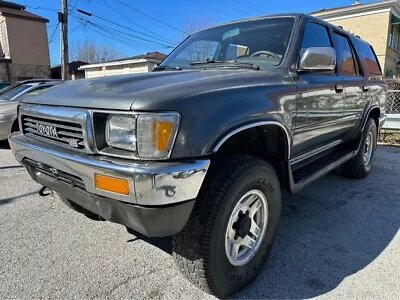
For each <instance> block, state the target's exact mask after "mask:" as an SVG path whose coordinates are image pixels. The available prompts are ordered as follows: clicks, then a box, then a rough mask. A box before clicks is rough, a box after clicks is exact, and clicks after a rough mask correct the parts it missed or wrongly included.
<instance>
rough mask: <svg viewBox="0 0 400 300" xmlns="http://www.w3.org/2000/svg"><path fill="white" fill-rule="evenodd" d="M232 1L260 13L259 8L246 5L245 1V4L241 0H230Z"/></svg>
mask: <svg viewBox="0 0 400 300" xmlns="http://www.w3.org/2000/svg"><path fill="white" fill-rule="evenodd" d="M232 1H233V2H236V3H238V4H240V5H242V6H244V7H247V8H249V9H251V10H253V11H255V12H257V13H262V11H261V10H260V9H257V8H254V7H252V6H250V5H248V4H247V3H246V4H245V3H243V2H241V1H239V0H232Z"/></svg>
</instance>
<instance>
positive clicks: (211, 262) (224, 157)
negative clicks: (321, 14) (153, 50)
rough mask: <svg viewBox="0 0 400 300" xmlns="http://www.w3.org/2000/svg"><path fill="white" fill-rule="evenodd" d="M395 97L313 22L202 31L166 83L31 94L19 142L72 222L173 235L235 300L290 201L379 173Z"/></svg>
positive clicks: (348, 42) (88, 85)
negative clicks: (381, 133) (336, 178)
mask: <svg viewBox="0 0 400 300" xmlns="http://www.w3.org/2000/svg"><path fill="white" fill-rule="evenodd" d="M386 94H387V86H386V84H385V83H384V81H383V78H382V71H381V68H380V66H379V63H378V60H377V58H376V55H375V53H374V50H373V49H372V47H371V46H370V45H369V44H368V43H366V42H365V41H363V40H361V39H360V38H359V37H356V36H354V35H351V34H350V33H348V32H347V31H345V30H343V29H341V28H338V27H335V26H332V25H330V24H328V23H325V22H323V21H321V20H319V19H316V18H313V17H310V16H308V15H302V14H287V15H273V16H266V17H260V18H255V19H249V20H241V21H237V22H231V23H227V24H223V25H220V26H215V27H212V28H209V29H206V30H203V31H199V32H197V33H194V34H193V35H191V36H189V37H188V38H187V39H186V40H185V41H183V42H182V43H181V44H180V45H179V46H178V47H177V48H176V49H175V50H174V51H172V53H171V54H170V55H169V56H168V57H167V58H166V59H165V60H164V61H163V62H162V63H161V64H160V65H159V66H158V67H157V68H155V70H154V72H151V73H145V74H131V75H121V76H110V77H103V78H96V79H88V80H80V81H75V82H73V81H71V82H66V83H64V84H62V85H60V86H58V87H55V88H53V89H51V90H48V91H46V92H43V93H41V94H40V95H37V96H32V97H29V98H27V99H25V100H24V101H23V102H22V103H21V105H20V106H19V123H20V128H21V129H22V133H17V134H13V135H11V136H10V138H9V141H10V144H11V148H12V151H13V152H14V154H15V156H16V158H17V160H18V161H19V162H21V163H22V164H23V165H24V166H25V167H26V169H27V170H28V172H29V174H30V175H31V177H32V178H33V179H34V180H35V181H36V182H38V183H40V184H42V185H43V186H45V187H48V188H50V189H52V190H54V191H56V192H58V193H59V196H60V198H61V199H62V200H63V201H64V202H65V203H66V204H67V205H68V206H70V207H71V208H72V209H74V210H76V211H78V212H80V213H82V214H84V215H86V216H88V217H90V218H92V219H97V220H99V219H105V220H109V221H111V222H116V223H120V224H122V225H124V226H126V227H127V228H129V230H130V231H134V232H138V233H141V234H143V235H145V236H150V237H163V236H172V244H173V256H174V258H175V260H176V262H177V264H178V266H179V268H180V269H181V271H182V273H183V274H184V275H185V276H186V277H187V278H188V280H190V281H191V282H193V284H195V285H196V286H198V287H199V288H201V289H203V290H204V291H206V292H208V293H212V294H214V295H216V296H219V297H226V296H228V295H230V294H232V293H234V292H235V291H237V290H238V289H240V288H242V287H244V286H245V285H247V284H248V283H249V282H250V281H251V280H253V279H254V278H255V277H256V276H257V274H258V273H259V272H260V270H261V268H262V267H263V264H264V262H265V261H266V259H267V257H268V254H269V253H270V251H271V248H272V245H273V241H274V237H275V234H276V231H277V228H278V223H279V218H280V214H281V190H282V189H285V190H287V191H289V192H291V193H295V192H299V191H300V190H301V189H302V188H303V187H304V186H305V185H307V184H309V183H311V182H312V181H314V180H315V179H317V178H319V177H321V176H323V175H324V174H326V173H327V172H329V171H331V170H332V169H334V168H336V167H338V166H340V165H341V166H342V170H343V174H344V175H346V176H349V177H353V178H363V177H365V176H367V175H368V173H370V171H371V168H372V162H373V158H374V154H375V148H376V143H377V132H378V130H379V128H380V126H382V124H383V122H384V120H385V114H384V108H383V104H384V103H385V100H386ZM71 226H73V224H71Z"/></svg>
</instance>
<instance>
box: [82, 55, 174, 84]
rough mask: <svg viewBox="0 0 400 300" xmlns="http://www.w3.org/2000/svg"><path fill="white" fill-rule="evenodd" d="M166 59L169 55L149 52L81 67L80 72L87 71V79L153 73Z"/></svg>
mask: <svg viewBox="0 0 400 300" xmlns="http://www.w3.org/2000/svg"><path fill="white" fill-rule="evenodd" d="M165 57H167V55H166V54H163V53H160V52H149V53H145V54H141V55H137V56H133V57H128V58H123V59H118V60H113V61H108V62H102V63H97V64H90V65H85V66H81V67H80V68H79V70H84V71H85V78H94V77H102V76H110V75H118V74H127V73H144V72H151V71H152V70H153V69H154V67H155V66H156V65H157V64H159V63H160V62H161V61H162V60H163V59H164V58H165Z"/></svg>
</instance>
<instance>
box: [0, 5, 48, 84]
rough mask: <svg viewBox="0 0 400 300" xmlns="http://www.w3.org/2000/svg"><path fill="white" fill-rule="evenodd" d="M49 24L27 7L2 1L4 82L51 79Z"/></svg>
mask: <svg viewBox="0 0 400 300" xmlns="http://www.w3.org/2000/svg"><path fill="white" fill-rule="evenodd" d="M46 23H48V20H47V19H45V18H42V17H40V16H38V15H35V14H32V13H30V12H28V11H26V10H25V6H23V5H19V4H16V3H12V2H8V1H0V81H1V80H3V81H4V80H5V81H15V80H23V79H31V78H48V77H49V76H50V55H49V47H48V42H47V29H46Z"/></svg>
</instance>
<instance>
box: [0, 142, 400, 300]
mask: <svg viewBox="0 0 400 300" xmlns="http://www.w3.org/2000/svg"><path fill="white" fill-rule="evenodd" d="M39 188H40V187H39V185H37V184H36V183H35V182H33V181H32V180H31V179H30V178H29V176H28V174H27V172H26V171H25V170H24V169H23V168H22V167H21V166H19V165H18V163H17V162H16V161H15V160H14V158H13V157H12V155H11V151H10V150H9V149H8V146H7V144H5V143H1V144H0V253H1V255H0V298H1V299H5V298H53V299H54V298H63V299H66V298H80V299H82V298H134V299H138V298H174V299H177V298H208V297H210V296H208V295H206V294H204V293H202V292H201V291H199V290H197V289H196V288H194V287H193V286H192V285H190V284H189V283H188V282H187V281H186V280H185V279H183V277H182V276H181V275H180V274H179V272H178V270H177V268H176V267H175V265H174V261H173V259H172V257H171V256H170V255H169V254H168V253H167V252H166V251H164V250H168V245H167V243H166V241H165V240H161V241H159V240H156V241H153V242H155V243H159V242H160V243H161V245H162V246H164V247H162V248H163V249H164V250H162V249H160V248H158V247H155V246H153V245H150V244H148V243H146V242H144V241H142V240H138V239H136V240H135V239H134V237H133V236H132V235H130V234H129V233H128V232H126V230H125V228H124V227H122V226H120V225H116V224H111V223H109V222H94V221H91V220H89V219H87V218H85V217H83V216H81V215H79V214H77V213H75V212H73V211H71V210H69V209H68V208H67V207H65V206H64V205H63V204H62V203H60V201H59V200H58V199H57V198H56V197H55V196H52V195H50V196H47V197H44V198H43V197H40V196H38V194H37V191H38V190H39ZM399 227H400V147H390V146H379V147H378V151H377V154H376V160H375V164H374V167H373V171H372V173H371V174H370V176H369V177H368V178H366V179H365V180H350V179H347V178H343V177H341V176H340V174H339V173H338V172H333V173H331V174H329V175H328V176H326V177H324V178H322V179H320V180H318V181H317V182H315V183H313V184H312V185H310V186H308V187H307V188H306V189H305V190H303V191H302V192H301V193H300V194H298V195H295V196H290V195H285V196H284V205H283V217H282V222H281V226H280V229H279V234H278V237H277V240H276V244H275V246H274V249H273V251H272V253H271V256H270V260H269V262H268V263H267V265H266V266H265V267H264V269H263V271H262V273H261V275H260V276H259V277H258V279H257V280H256V281H255V282H254V283H253V284H251V285H250V286H248V287H247V288H246V289H245V290H243V291H241V292H240V293H239V294H237V295H235V297H237V298H274V299H276V298H310V297H320V298H332V299H337V298H376V299H382V298H385V299H400V276H399V274H400V233H399ZM210 298H211V297H210Z"/></svg>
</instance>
